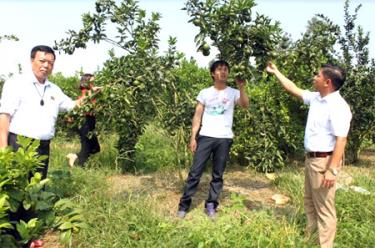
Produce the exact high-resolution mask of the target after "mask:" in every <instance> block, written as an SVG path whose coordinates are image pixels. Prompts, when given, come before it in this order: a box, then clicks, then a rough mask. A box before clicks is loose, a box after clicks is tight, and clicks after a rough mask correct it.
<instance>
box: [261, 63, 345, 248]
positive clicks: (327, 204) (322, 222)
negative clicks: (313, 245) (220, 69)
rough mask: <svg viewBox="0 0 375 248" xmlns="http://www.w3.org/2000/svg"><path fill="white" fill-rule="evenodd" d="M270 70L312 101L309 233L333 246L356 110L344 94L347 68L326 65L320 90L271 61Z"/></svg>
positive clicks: (307, 205)
mask: <svg viewBox="0 0 375 248" xmlns="http://www.w3.org/2000/svg"><path fill="white" fill-rule="evenodd" d="M266 71H267V72H268V73H270V74H273V75H275V76H276V78H277V79H278V80H279V81H280V83H281V85H282V86H283V87H284V88H285V90H286V91H287V92H289V93H290V94H292V95H293V96H295V97H297V98H299V99H301V100H302V101H303V102H304V103H305V104H307V105H310V108H309V113H308V117H307V123H306V129H305V138H304V146H305V151H306V156H305V193H304V206H305V212H306V216H307V227H306V234H307V235H308V236H311V235H313V234H314V233H315V232H316V231H318V237H319V244H320V246H321V247H324V248H330V247H333V243H334V239H335V235H336V223H337V220H336V209H335V193H336V187H335V183H336V181H337V176H338V173H339V171H340V169H341V166H342V163H343V155H344V150H345V146H346V143H347V135H348V132H349V128H350V121H351V118H352V114H351V111H350V107H349V105H348V104H347V103H346V101H345V100H344V99H343V98H342V96H341V95H340V92H339V89H340V88H341V87H342V85H343V84H344V82H345V79H346V73H345V71H344V70H343V69H342V68H340V67H338V66H334V65H330V64H327V65H323V66H322V67H321V68H320V70H319V72H318V73H317V75H315V77H314V79H313V85H314V88H315V90H316V92H311V91H308V90H302V89H300V88H299V87H297V86H296V84H294V83H293V82H292V81H290V80H289V79H288V78H286V77H285V76H284V75H283V74H282V73H281V72H280V71H279V70H278V68H277V67H276V65H274V64H273V63H271V62H269V63H268V65H267V68H266Z"/></svg>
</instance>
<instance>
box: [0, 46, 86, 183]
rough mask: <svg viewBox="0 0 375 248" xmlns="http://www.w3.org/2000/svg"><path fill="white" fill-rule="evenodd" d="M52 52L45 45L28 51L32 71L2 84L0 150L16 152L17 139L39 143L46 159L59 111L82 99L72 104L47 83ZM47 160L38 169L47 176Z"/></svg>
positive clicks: (52, 63)
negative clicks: (11, 148)
mask: <svg viewBox="0 0 375 248" xmlns="http://www.w3.org/2000/svg"><path fill="white" fill-rule="evenodd" d="M55 59H56V56H55V53H54V51H53V49H52V48H50V47H48V46H43V45H41V46H36V47H34V48H33V49H32V50H31V71H30V72H29V73H26V74H23V75H19V76H15V77H13V78H11V79H9V80H7V81H6V82H5V83H4V86H3V91H2V95H1V101H0V149H2V148H5V147H7V146H8V145H10V146H12V147H13V149H15V150H17V149H18V148H19V145H18V144H17V142H16V141H17V136H24V137H28V138H32V139H35V140H39V141H40V146H39V147H38V154H39V155H47V156H49V150H50V149H49V143H50V140H51V139H52V138H53V136H54V134H55V123H56V119H57V116H58V113H59V112H60V111H68V110H71V109H73V108H74V107H75V106H76V105H78V104H80V102H81V101H82V100H77V101H73V100H72V99H70V98H69V97H68V96H66V95H65V94H64V93H63V92H62V91H61V89H60V88H59V87H58V86H57V85H55V84H53V83H52V82H50V81H48V79H47V77H48V76H49V75H50V74H51V72H52V70H53V65H54V63H55ZM48 160H49V158H47V159H46V160H45V161H43V162H44V167H43V168H41V169H40V170H39V172H41V173H42V177H43V178H46V177H47V170H48Z"/></svg>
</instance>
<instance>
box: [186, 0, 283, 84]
mask: <svg viewBox="0 0 375 248" xmlns="http://www.w3.org/2000/svg"><path fill="white" fill-rule="evenodd" d="M254 6H255V2H254V1H253V0H207V1H199V0H190V1H187V3H186V6H185V8H184V9H185V10H186V11H187V12H188V14H189V15H190V16H191V19H190V22H192V23H193V24H194V25H195V26H197V27H198V28H199V33H198V34H197V35H196V37H195V42H196V44H197V47H198V51H201V52H202V53H203V55H205V56H207V55H209V54H210V52H211V46H213V47H216V48H217V49H218V50H219V54H218V55H217V57H218V58H221V59H225V60H227V61H228V62H229V63H230V64H231V65H232V73H233V75H234V76H235V77H245V78H246V77H247V78H249V75H252V74H253V73H254V70H255V67H254V64H253V63H250V61H251V60H250V59H251V58H252V59H254V61H255V65H256V66H257V67H258V69H259V70H263V69H264V66H265V64H266V62H267V60H269V59H270V57H272V55H275V54H274V53H273V51H275V48H276V47H277V44H278V43H279V40H280V32H281V29H280V28H279V24H278V23H275V24H272V23H271V19H270V18H268V17H266V16H264V15H260V14H256V17H254V15H253V12H252V8H253V7H254ZM255 71H256V70H255Z"/></svg>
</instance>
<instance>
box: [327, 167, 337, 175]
mask: <svg viewBox="0 0 375 248" xmlns="http://www.w3.org/2000/svg"><path fill="white" fill-rule="evenodd" d="M328 170H329V171H330V172H331V173H332V175H334V176H337V175H338V174H339V171H338V170H337V169H336V168H329V169H328Z"/></svg>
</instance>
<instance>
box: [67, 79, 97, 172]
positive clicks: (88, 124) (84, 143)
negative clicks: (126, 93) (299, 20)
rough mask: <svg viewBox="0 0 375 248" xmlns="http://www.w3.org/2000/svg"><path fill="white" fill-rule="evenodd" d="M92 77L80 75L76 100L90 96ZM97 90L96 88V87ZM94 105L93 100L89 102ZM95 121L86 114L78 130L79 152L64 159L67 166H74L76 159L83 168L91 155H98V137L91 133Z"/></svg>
mask: <svg viewBox="0 0 375 248" xmlns="http://www.w3.org/2000/svg"><path fill="white" fill-rule="evenodd" d="M94 79H95V77H94V75H93V74H90V73H86V74H84V75H82V77H81V80H80V82H79V89H80V91H81V95H80V96H79V98H78V99H82V98H85V97H87V96H91V95H92V89H93V87H94ZM96 88H98V87H96ZM91 101H92V103H95V99H93V100H91ZM95 123H96V119H95V116H94V115H93V113H91V112H90V113H86V115H85V121H84V123H83V125H82V126H81V127H80V128H79V129H78V133H79V138H80V141H81V150H80V152H79V153H78V154H75V153H69V154H68V155H67V156H66V157H67V158H68V160H69V165H70V166H71V167H73V166H74V162H75V161H76V159H77V158H78V164H79V165H81V166H83V165H84V163H85V162H86V161H87V159H88V158H89V156H90V155H91V154H95V153H98V152H99V151H100V144H99V141H98V137H97V136H96V135H95V133H93V131H94V130H95Z"/></svg>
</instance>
